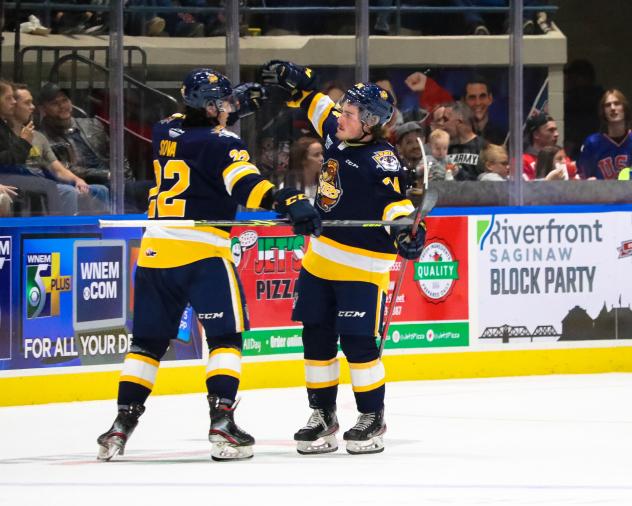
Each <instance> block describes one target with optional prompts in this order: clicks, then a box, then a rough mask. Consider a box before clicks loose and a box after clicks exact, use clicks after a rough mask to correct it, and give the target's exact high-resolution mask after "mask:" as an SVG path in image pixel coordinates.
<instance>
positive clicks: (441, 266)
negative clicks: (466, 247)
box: [414, 239, 459, 303]
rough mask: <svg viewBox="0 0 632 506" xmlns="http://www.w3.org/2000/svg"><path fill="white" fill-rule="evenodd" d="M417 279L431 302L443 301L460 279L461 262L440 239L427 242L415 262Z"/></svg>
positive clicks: (415, 276) (415, 277)
mask: <svg viewBox="0 0 632 506" xmlns="http://www.w3.org/2000/svg"><path fill="white" fill-rule="evenodd" d="M414 279H415V281H417V282H418V283H419V287H420V288H421V291H422V293H423V294H424V295H425V296H426V298H428V299H429V301H430V302H433V303H439V302H443V301H444V300H445V299H446V298H447V297H448V296H449V295H450V292H451V291H452V287H453V286H454V283H455V281H456V280H457V279H459V262H458V261H456V260H455V259H454V255H453V253H452V250H451V249H450V248H449V246H448V245H447V244H446V243H445V242H444V241H442V240H440V239H434V240H433V241H432V242H430V243H429V244H427V245H426V246H425V248H424V249H423V251H422V252H421V256H420V257H419V261H418V262H415V275H414Z"/></svg>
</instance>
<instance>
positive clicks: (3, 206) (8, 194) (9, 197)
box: [0, 184, 18, 218]
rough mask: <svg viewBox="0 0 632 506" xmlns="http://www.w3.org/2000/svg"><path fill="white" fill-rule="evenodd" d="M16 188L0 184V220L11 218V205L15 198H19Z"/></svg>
mask: <svg viewBox="0 0 632 506" xmlns="http://www.w3.org/2000/svg"><path fill="white" fill-rule="evenodd" d="M16 190H17V188H16V187H15V186H5V185H2V184H0V218H4V217H7V216H11V214H12V211H11V204H13V198H14V197H17V195H18V194H17V193H16Z"/></svg>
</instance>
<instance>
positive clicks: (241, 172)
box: [222, 161, 259, 195]
mask: <svg viewBox="0 0 632 506" xmlns="http://www.w3.org/2000/svg"><path fill="white" fill-rule="evenodd" d="M249 174H259V169H257V167H255V166H254V165H253V164H252V163H249V162H243V161H239V162H235V163H231V164H230V165H229V166H228V167H226V168H225V169H224V171H223V172H222V178H223V179H224V186H225V187H226V191H227V192H228V194H229V195H232V194H233V188H234V187H235V185H236V184H237V182H238V181H239V180H240V179H242V178H244V177H246V176H247V175H249Z"/></svg>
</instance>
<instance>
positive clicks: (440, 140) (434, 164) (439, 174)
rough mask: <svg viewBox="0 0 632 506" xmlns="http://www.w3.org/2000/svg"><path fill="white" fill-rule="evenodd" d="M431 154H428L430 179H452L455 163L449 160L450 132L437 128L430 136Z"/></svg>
mask: <svg viewBox="0 0 632 506" xmlns="http://www.w3.org/2000/svg"><path fill="white" fill-rule="evenodd" d="M428 145H429V147H430V155H428V157H427V158H428V166H429V167H430V172H429V173H428V181H443V180H448V181H451V180H453V179H454V174H453V172H454V165H453V164H451V163H449V162H448V149H449V147H450V134H449V133H448V132H446V131H445V130H441V129H440V128H437V129H435V130H433V131H432V132H431V133H430V135H429V136H428Z"/></svg>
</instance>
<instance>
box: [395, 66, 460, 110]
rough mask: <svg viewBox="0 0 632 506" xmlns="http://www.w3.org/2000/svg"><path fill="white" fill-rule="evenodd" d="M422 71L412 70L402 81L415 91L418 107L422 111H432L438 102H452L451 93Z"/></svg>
mask: <svg viewBox="0 0 632 506" xmlns="http://www.w3.org/2000/svg"><path fill="white" fill-rule="evenodd" d="M428 72H429V71H428V70H426V71H424V72H413V73H412V74H410V75H409V76H408V77H406V79H405V80H404V83H405V84H406V86H408V88H409V89H410V90H411V91H414V92H415V93H417V96H418V101H419V107H420V108H421V109H423V110H424V111H434V110H435V109H436V108H437V107H438V106H439V105H440V104H449V103H452V102H454V98H453V97H452V94H451V93H450V92H449V91H448V90H446V89H445V88H442V87H441V85H439V83H437V81H435V80H434V79H432V78H431V77H428V75H427V73H428Z"/></svg>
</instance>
